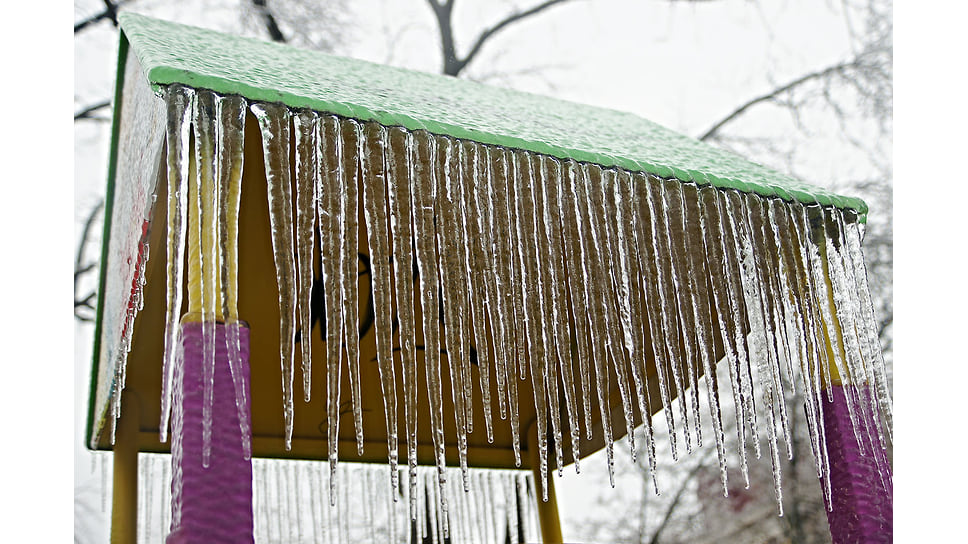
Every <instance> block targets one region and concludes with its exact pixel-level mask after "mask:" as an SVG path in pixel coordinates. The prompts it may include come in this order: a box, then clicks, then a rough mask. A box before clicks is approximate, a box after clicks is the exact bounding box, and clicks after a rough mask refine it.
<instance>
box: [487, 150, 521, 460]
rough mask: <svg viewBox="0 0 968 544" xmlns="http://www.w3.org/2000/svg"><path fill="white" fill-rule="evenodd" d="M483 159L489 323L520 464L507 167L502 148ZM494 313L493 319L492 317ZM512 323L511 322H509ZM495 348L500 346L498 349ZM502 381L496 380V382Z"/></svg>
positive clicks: (490, 152)
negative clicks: (488, 244) (491, 309)
mask: <svg viewBox="0 0 968 544" xmlns="http://www.w3.org/2000/svg"><path fill="white" fill-rule="evenodd" d="M481 151H482V152H483V153H482V155H483V157H482V159H483V160H484V161H485V162H486V166H487V169H486V178H485V179H486V187H483V189H484V191H485V192H486V198H484V199H479V200H478V203H479V204H481V203H482V202H486V203H487V204H486V205H487V206H489V208H490V210H491V211H490V212H489V214H488V219H490V229H491V230H490V241H491V253H490V258H491V259H492V261H491V265H492V276H493V281H492V282H489V285H490V286H491V292H490V295H493V298H492V297H491V296H490V295H489V297H488V299H489V300H494V301H495V302H496V304H495V309H496V313H495V314H492V319H491V324H492V325H494V323H495V322H496V323H497V324H498V327H499V330H500V333H499V334H500V340H496V343H495V351H496V352H495V355H494V357H495V359H497V360H498V365H502V366H503V370H504V385H505V386H506V387H507V393H508V409H509V416H510V420H511V437H512V447H513V449H514V460H515V465H518V466H519V465H520V464H521V435H520V422H519V419H518V384H517V380H518V368H517V366H516V365H515V354H516V353H517V351H516V347H515V346H516V344H515V331H514V326H513V323H515V319H516V317H515V312H514V304H513V284H512V278H511V248H510V245H509V231H510V230H511V223H510V214H509V212H508V189H507V181H508V180H507V170H506V168H505V166H506V163H505V161H504V156H503V152H502V151H501V150H499V149H497V148H493V147H485V148H483V149H482V150H481ZM495 316H496V319H495V318H494V317H495ZM509 325H511V326H509ZM497 350H500V351H499V352H498V351H497ZM500 385H501V383H500V382H498V386H500Z"/></svg>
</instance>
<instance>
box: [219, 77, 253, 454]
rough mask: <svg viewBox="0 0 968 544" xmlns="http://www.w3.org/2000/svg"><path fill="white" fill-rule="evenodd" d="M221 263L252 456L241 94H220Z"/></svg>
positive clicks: (232, 367) (245, 442) (246, 449)
mask: <svg viewBox="0 0 968 544" xmlns="http://www.w3.org/2000/svg"><path fill="white" fill-rule="evenodd" d="M217 104H218V108H217V109H218V127H219V131H218V156H219V158H218V164H219V180H218V183H219V200H220V203H219V231H218V232H219V251H220V255H219V262H220V263H221V266H220V267H219V269H220V270H221V273H222V276H221V284H222V301H221V302H222V316H223V319H224V320H225V342H226V348H227V352H228V362H229V372H231V374H232V385H233V386H234V388H235V406H236V409H237V411H238V414H239V430H240V431H241V434H242V455H243V458H244V459H250V458H251V457H252V429H251V424H250V421H249V411H248V410H247V406H248V405H249V382H248V376H246V375H244V374H243V372H242V352H241V350H242V344H241V338H240V330H239V329H240V327H241V323H240V321H239V258H238V255H239V207H240V205H241V200H242V166H243V161H244V158H245V153H244V150H245V139H244V138H245V114H246V111H247V110H248V104H247V103H246V101H245V99H244V98H242V97H240V96H224V97H219V98H218V101H217Z"/></svg>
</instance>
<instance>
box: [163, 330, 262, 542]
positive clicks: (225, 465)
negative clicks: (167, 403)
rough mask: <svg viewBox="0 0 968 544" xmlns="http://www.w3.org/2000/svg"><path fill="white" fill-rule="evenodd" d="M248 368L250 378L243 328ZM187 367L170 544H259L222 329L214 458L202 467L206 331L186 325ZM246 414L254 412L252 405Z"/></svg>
mask: <svg viewBox="0 0 968 544" xmlns="http://www.w3.org/2000/svg"><path fill="white" fill-rule="evenodd" d="M239 339H240V342H241V344H242V368H243V374H244V376H245V379H246V380H248V375H249V329H248V328H246V327H244V326H240V329H239ZM182 342H183V346H184V349H185V357H184V363H183V364H182V365H179V366H178V367H177V368H176V370H175V372H176V374H175V385H174V392H173V393H174V395H175V398H174V402H173V406H172V415H171V464H172V469H171V475H172V478H171V533H170V534H169V535H168V539H167V541H166V543H167V544H190V543H219V542H226V543H246V542H254V539H253V521H252V461H251V460H246V459H245V458H244V456H243V453H242V432H241V431H240V430H239V417H238V408H236V405H235V388H234V387H233V385H232V375H231V373H230V370H229V362H228V360H229V357H228V349H227V348H226V345H225V325H223V324H221V323H220V324H218V325H217V326H216V336H215V388H214V400H213V404H212V453H211V458H210V463H209V467H208V468H205V467H203V466H202V402H203V399H204V393H203V382H202V353H203V349H202V325H201V323H185V324H184V325H182ZM245 409H246V412H248V411H249V409H250V407H249V406H248V405H246V407H245Z"/></svg>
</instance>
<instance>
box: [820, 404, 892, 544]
mask: <svg viewBox="0 0 968 544" xmlns="http://www.w3.org/2000/svg"><path fill="white" fill-rule="evenodd" d="M848 387H850V386H841V385H836V386H833V387H832V391H831V392H832V393H833V398H834V400H833V402H827V400H826V398H827V397H826V395H824V397H823V398H824V400H823V410H824V412H823V420H824V427H825V431H826V435H827V454H828V456H829V458H830V486H831V499H830V501H831V503H832V504H829V505H828V509H827V521H828V523H829V524H830V535H831V537H832V538H833V542H834V544H874V543H882V542H883V543H890V542H892V541H893V539H894V497H893V493H894V489H893V487H894V486H893V484H892V474H891V466H890V464H889V463H888V460H887V455H886V454H885V453H884V452H883V451H882V450H880V449H879V448H878V449H877V450H876V451H872V448H871V445H870V443H869V442H868V443H865V444H864V446H865V447H864V449H863V450H862V449H861V448H860V446H859V445H858V444H857V439H856V438H855V437H854V429H853V425H852V424H851V422H850V416H849V414H848V412H847V397H846V392H847V388H848ZM860 402H861V403H866V404H867V406H868V407H869V406H870V404H869V399H868V398H867V397H866V395H865V394H863V393H862V396H861V400H860ZM858 411H859V410H858ZM857 417H858V419H859V418H860V417H861V416H860V414H857ZM867 425H868V428H869V429H871V430H872V432H873V433H875V435H874V436H875V440H876V431H874V430H873V427H871V425H873V422H872V421H870V420H869V419H868V421H867ZM860 435H861V436H862V437H865V436H866V431H865V430H864V429H861V430H860ZM874 455H877V456H878V457H879V458H880V459H881V465H882V467H883V470H884V471H885V474H880V473H879V472H878V467H877V464H876V463H875V459H874Z"/></svg>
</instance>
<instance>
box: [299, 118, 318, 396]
mask: <svg viewBox="0 0 968 544" xmlns="http://www.w3.org/2000/svg"><path fill="white" fill-rule="evenodd" d="M316 123H317V115H316V114H315V113H314V112H312V111H308V110H301V111H299V112H298V113H296V115H295V116H293V129H294V130H295V138H296V165H295V166H296V257H297V263H298V266H297V270H296V271H297V282H298V290H297V293H298V294H297V298H296V300H297V301H298V302H297V305H296V309H297V312H296V313H297V314H298V316H299V347H300V353H301V355H302V378H303V401H305V402H309V399H310V396H311V393H312V391H311V384H312V372H313V359H312V341H311V337H312V321H310V316H309V302H310V299H311V295H312V288H313V255H314V253H315V251H314V249H315V241H316V233H315V229H316V210H315V209H314V207H315V206H314V202H313V199H314V198H315V195H314V193H315V190H316V183H315V181H316V180H315V176H316V172H317V170H318V167H317V166H316Z"/></svg>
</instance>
